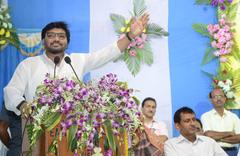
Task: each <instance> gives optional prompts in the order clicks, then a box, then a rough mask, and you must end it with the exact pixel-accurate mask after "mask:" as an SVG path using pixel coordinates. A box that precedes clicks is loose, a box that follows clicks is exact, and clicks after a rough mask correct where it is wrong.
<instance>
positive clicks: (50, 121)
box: [43, 112, 62, 131]
mask: <svg viewBox="0 0 240 156" xmlns="http://www.w3.org/2000/svg"><path fill="white" fill-rule="evenodd" d="M61 118H62V114H61V113H59V112H56V113H52V114H51V115H49V116H48V117H47V119H46V120H45V121H43V125H44V127H45V128H46V130H47V131H50V130H52V129H53V128H54V127H55V126H56V125H57V124H58V123H59V122H60V121H61Z"/></svg>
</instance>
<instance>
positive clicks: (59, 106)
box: [27, 73, 141, 156]
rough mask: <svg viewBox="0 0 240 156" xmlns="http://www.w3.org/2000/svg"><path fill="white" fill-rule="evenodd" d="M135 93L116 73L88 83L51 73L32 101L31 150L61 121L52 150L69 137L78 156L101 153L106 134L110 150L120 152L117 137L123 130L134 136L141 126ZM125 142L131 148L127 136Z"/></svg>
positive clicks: (50, 148)
mask: <svg viewBox="0 0 240 156" xmlns="http://www.w3.org/2000/svg"><path fill="white" fill-rule="evenodd" d="M132 93H133V89H129V88H128V87H127V84H126V83H124V82H119V81H118V79H117V76H116V75H115V74H112V73H110V74H107V75H105V76H103V77H102V78H101V79H100V81H98V82H97V81H91V82H89V83H87V84H83V83H79V82H78V81H74V80H67V79H65V78H61V79H52V78H50V77H49V75H48V74H47V76H46V79H45V80H44V83H43V84H42V85H40V86H39V87H38V88H37V90H36V98H35V100H34V101H33V103H32V104H33V110H34V111H33V114H32V120H33V122H31V124H30V125H28V127H27V128H28V137H29V141H30V150H31V149H33V147H34V145H35V143H36V141H37V140H38V139H39V137H40V135H41V134H42V133H43V131H50V130H51V129H53V128H54V127H55V126H56V125H57V124H60V127H61V132H60V133H59V136H58V137H56V138H55V140H54V141H53V143H52V145H51V146H50V147H49V152H54V151H56V149H57V145H56V142H57V140H58V139H60V140H61V138H62V137H63V136H67V140H68V145H69V149H71V151H72V152H74V154H75V155H74V156H77V155H78V154H79V153H81V151H84V150H87V151H90V152H92V154H94V152H97V151H98V152H99V145H98V144H99V138H101V136H102V135H105V136H106V139H107V144H108V145H107V147H108V150H110V151H111V152H112V153H116V148H117V141H116V137H117V136H119V134H120V133H122V132H124V134H128V135H130V136H131V135H133V134H134V133H135V131H136V129H138V128H139V126H140V125H141V124H140V123H141V122H140V120H139V116H140V112H139V110H138V104H139V102H138V100H137V98H135V97H134V96H132V95H131V94H132ZM123 143H124V144H125V145H126V147H128V138H127V137H124V141H123V142H122V144H123ZM126 150H127V148H126ZM102 152H103V151H102Z"/></svg>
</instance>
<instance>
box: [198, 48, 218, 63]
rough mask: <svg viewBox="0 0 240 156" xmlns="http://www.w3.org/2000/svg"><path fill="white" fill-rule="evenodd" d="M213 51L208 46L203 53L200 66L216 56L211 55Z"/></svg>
mask: <svg viewBox="0 0 240 156" xmlns="http://www.w3.org/2000/svg"><path fill="white" fill-rule="evenodd" d="M213 51H214V49H213V48H210V47H208V48H207V49H206V51H205V54H204V57H203V60H202V64H201V65H202V66H203V65H205V64H207V63H209V62H210V61H212V60H213V59H214V58H216V56H215V55H213Z"/></svg>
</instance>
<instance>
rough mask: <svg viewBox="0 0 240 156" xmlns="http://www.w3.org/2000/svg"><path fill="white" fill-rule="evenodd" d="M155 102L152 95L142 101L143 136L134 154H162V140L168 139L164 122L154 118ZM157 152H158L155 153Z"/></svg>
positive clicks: (158, 155)
mask: <svg viewBox="0 0 240 156" xmlns="http://www.w3.org/2000/svg"><path fill="white" fill-rule="evenodd" d="M156 108H157V103H156V100H155V99H154V98H152V97H147V98H145V99H144V100H143V102H142V115H143V124H144V128H145V131H144V132H145V133H144V134H143V135H146V136H145V137H142V138H141V139H140V143H139V145H138V148H137V150H136V151H135V155H141V154H142V155H149V156H150V155H151V156H152V155H157V156H160V155H162V154H163V145H164V142H165V141H166V140H167V139H168V130H167V126H166V124H165V123H164V122H158V121H156V120H155V119H154V116H155V113H156ZM157 152H158V154H157Z"/></svg>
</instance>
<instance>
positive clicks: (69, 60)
mask: <svg viewBox="0 0 240 156" xmlns="http://www.w3.org/2000/svg"><path fill="white" fill-rule="evenodd" d="M64 61H65V62H66V63H67V64H69V65H70V66H71V68H72V70H73V72H74V75H75V76H76V78H77V80H78V81H79V82H80V83H81V81H80V79H79V78H78V75H77V73H76V72H75V70H74V68H73V66H72V64H71V62H72V61H71V59H70V57H68V56H66V57H65V58H64Z"/></svg>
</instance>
